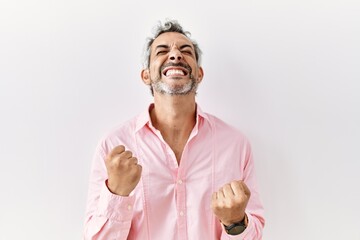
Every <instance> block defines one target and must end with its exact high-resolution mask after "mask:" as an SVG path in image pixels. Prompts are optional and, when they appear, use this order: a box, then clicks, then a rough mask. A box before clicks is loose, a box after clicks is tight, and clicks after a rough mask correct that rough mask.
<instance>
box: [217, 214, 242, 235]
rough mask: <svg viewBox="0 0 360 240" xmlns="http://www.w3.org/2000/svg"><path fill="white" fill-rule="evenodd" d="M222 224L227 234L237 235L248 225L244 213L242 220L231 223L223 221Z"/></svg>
mask: <svg viewBox="0 0 360 240" xmlns="http://www.w3.org/2000/svg"><path fill="white" fill-rule="evenodd" d="M223 225H224V229H225V231H226V233H227V234H229V235H239V234H241V233H242V232H244V231H245V229H246V227H247V226H248V218H247V215H246V214H245V216H244V218H243V220H241V221H239V222H235V223H231V224H229V225H227V224H224V223H223Z"/></svg>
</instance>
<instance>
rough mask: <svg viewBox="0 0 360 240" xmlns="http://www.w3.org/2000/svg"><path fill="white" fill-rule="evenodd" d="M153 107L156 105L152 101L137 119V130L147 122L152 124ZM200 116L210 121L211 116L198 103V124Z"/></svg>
mask: <svg viewBox="0 0 360 240" xmlns="http://www.w3.org/2000/svg"><path fill="white" fill-rule="evenodd" d="M153 107H154V103H151V104H150V105H149V107H148V109H147V110H146V111H144V112H142V113H141V114H140V115H139V116H138V118H137V120H136V126H135V132H138V131H139V130H140V129H142V128H143V127H144V126H146V125H147V124H150V125H152V123H151V118H150V110H151V109H152V108H153ZM200 117H201V118H203V119H205V120H207V121H209V117H208V116H207V114H206V113H204V112H203V111H202V110H201V108H200V106H199V105H198V104H196V122H197V123H196V124H198V122H199V118H200Z"/></svg>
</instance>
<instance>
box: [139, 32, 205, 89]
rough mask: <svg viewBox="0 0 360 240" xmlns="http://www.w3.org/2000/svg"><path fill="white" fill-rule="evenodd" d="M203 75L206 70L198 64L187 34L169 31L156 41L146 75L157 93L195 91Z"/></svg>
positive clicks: (144, 77) (144, 76) (144, 73)
mask: <svg viewBox="0 0 360 240" xmlns="http://www.w3.org/2000/svg"><path fill="white" fill-rule="evenodd" d="M202 77H203V71H202V68H201V67H199V66H198V64H197V61H196V57H195V50H194V46H193V44H192V43H191V41H190V40H189V39H188V38H187V37H186V36H184V35H183V34H180V33H175V32H168V33H163V34H161V35H159V36H158V37H157V38H156V39H155V40H154V42H153V44H152V45H151V55H150V66H149V68H148V69H145V70H143V72H142V78H143V80H144V82H145V83H146V84H148V85H151V86H152V88H153V90H154V92H155V93H160V94H169V95H188V94H190V93H194V94H195V93H196V89H197V86H198V84H199V83H200V81H201V80H202Z"/></svg>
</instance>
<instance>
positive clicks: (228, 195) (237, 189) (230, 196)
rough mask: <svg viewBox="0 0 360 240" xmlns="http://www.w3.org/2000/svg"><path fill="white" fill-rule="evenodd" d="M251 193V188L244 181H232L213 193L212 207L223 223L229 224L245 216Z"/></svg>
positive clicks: (239, 220)
mask: <svg viewBox="0 0 360 240" xmlns="http://www.w3.org/2000/svg"><path fill="white" fill-rule="evenodd" d="M250 195H251V193H250V190H249V188H248V187H247V186H246V184H245V183H244V182H243V181H232V182H231V183H228V184H225V185H224V186H223V187H222V188H220V189H219V190H218V191H217V192H214V193H213V195H212V201H211V208H212V210H213V212H214V214H215V216H216V217H217V218H218V219H219V220H220V221H221V223H222V224H224V225H225V226H229V225H231V224H233V223H237V222H241V221H242V220H243V219H244V218H245V208H246V206H247V203H248V201H249V199H250Z"/></svg>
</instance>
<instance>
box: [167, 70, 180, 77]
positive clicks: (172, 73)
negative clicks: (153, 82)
mask: <svg viewBox="0 0 360 240" xmlns="http://www.w3.org/2000/svg"><path fill="white" fill-rule="evenodd" d="M171 75H183V76H184V72H183V71H181V70H178V69H170V70H168V71H167V72H166V76H167V77H168V76H171Z"/></svg>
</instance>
